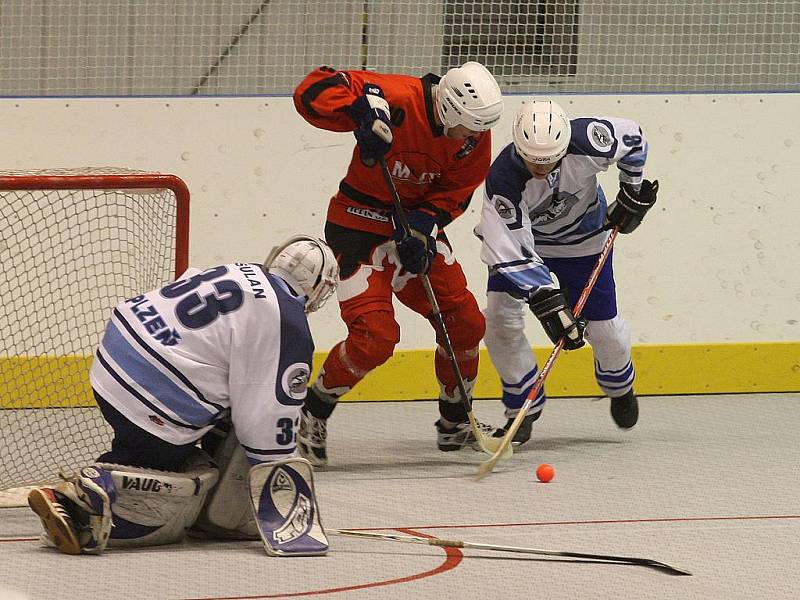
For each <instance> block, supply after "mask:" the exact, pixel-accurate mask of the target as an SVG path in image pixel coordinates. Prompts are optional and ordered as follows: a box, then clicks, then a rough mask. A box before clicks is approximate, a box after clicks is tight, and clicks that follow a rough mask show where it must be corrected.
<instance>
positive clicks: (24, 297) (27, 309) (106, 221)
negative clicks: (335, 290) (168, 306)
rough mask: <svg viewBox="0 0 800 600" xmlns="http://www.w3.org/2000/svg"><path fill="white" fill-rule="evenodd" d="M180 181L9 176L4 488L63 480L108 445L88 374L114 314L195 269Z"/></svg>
mask: <svg viewBox="0 0 800 600" xmlns="http://www.w3.org/2000/svg"><path fill="white" fill-rule="evenodd" d="M112 173H113V175H112ZM87 175H88V177H87ZM43 176H57V178H56V179H48V178H47V177H43ZM174 181H177V182H178V183H182V182H180V180H178V179H177V178H175V177H172V176H164V175H149V174H141V173H134V172H132V171H130V172H125V171H124V170H121V169H82V170H80V171H77V170H76V171H65V170H61V171H39V172H28V173H24V174H23V173H14V172H7V171H5V172H4V171H0V232H2V238H1V239H0V290H3V301H2V302H0V331H2V338H1V339H2V348H0V432H2V435H1V436H0V490H3V489H7V488H10V487H16V486H21V485H25V484H30V483H42V482H46V481H51V480H53V478H54V477H56V476H57V473H58V470H59V469H67V470H69V469H73V468H75V467H77V466H80V465H83V464H86V463H87V462H91V461H93V460H94V459H95V458H96V457H97V455H98V454H99V453H101V452H102V451H104V450H107V449H108V442H109V440H110V431H109V428H108V427H107V425H106V424H105V422H104V421H103V419H102V417H101V415H100V413H99V410H98V409H97V407H96V404H95V402H94V399H93V397H92V392H91V388H90V387H89V382H88V368H89V366H90V364H91V356H92V353H93V351H94V348H95V347H96V345H97V344H98V342H99V341H100V338H101V336H102V333H103V331H104V328H105V323H106V321H107V319H108V318H109V317H110V314H111V309H112V308H113V307H114V306H115V305H116V304H117V303H118V302H119V301H120V300H122V299H124V298H129V297H131V296H133V295H135V294H136V293H139V292H142V291H147V290H150V289H153V288H155V287H158V286H159V285H161V284H162V283H164V282H166V281H170V280H171V279H174V274H175V269H176V264H178V265H179V266H182V265H185V261H186V257H185V253H186V248H185V244H183V243H180V244H179V243H178V242H177V241H176V240H177V239H178V237H179V236H178V234H177V229H178V227H179V225H178V223H181V224H180V227H185V225H186V224H185V222H183V221H185V219H183V221H182V220H181V219H179V214H181V215H182V216H183V215H185V214H186V213H185V212H184V211H185V210H186V209H185V205H184V208H183V209H180V208H179V206H178V204H179V202H180V203H185V202H188V195H187V194H186V192H185V186H184V187H183V188H181V187H180V186H174V187H175V189H165V188H164V187H163V186H164V185H165V182H166V183H167V184H169V185H172V182H174ZM78 185H80V186H84V187H86V189H77V188H76V186H78ZM37 186H49V187H55V188H56V189H44V188H43V187H42V188H40V189H37ZM24 188H33V189H24ZM134 188H135V189H134ZM181 254H183V256H179V255H181Z"/></svg>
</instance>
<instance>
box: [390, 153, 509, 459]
mask: <svg viewBox="0 0 800 600" xmlns="http://www.w3.org/2000/svg"><path fill="white" fill-rule="evenodd" d="M378 162H379V163H380V165H381V171H382V172H383V179H384V181H385V182H386V187H387V188H388V189H389V193H390V194H391V196H392V202H393V203H394V212H395V215H396V216H397V220H398V221H399V222H400V226H401V227H402V228H403V232H404V235H405V236H406V237H411V225H409V223H408V217H406V213H405V211H404V210H403V205H402V204H401V203H400V195H399V194H398V193H397V188H396V187H394V181H392V175H391V174H390V173H389V167H388V166H387V165H386V159H385V158H383V157H381V158H380V159H379V161H378ZM420 279H421V280H422V287H423V288H425V295H427V296H428V301H429V302H430V303H431V312H432V313H433V320H434V322H435V324H436V329H437V330H438V332H439V336H440V337H441V338H442V344H443V345H444V350H445V352H446V353H447V358H448V359H449V360H450V366H451V367H452V368H453V374H454V375H455V378H456V385H457V386H458V391H459V393H460V394H461V402H462V403H463V404H464V407H465V408H466V409H467V418H468V419H469V426H470V428H471V429H472V435H474V436H475V439H476V440H477V442H478V445H479V446H480V448H481V450H482V451H484V452H485V453H486V454H490V455H492V456H493V457H494V456H496V457H497V458H496V460H500V459H501V458H508V457H510V456H511V454H512V453H513V451H512V450H511V446H510V445H506V447H505V448H501V445H500V443H501V440H500V439H499V438H489V437H486V436H485V435H483V433H481V430H480V428H479V427H478V421H477V419H476V418H475V414H474V413H473V412H472V403H471V402H470V400H469V397H468V395H467V388H466V387H465V385H464V377H463V376H462V375H461V369H460V368H459V366H458V361H457V360H456V355H455V352H454V351H453V345H452V344H451V343H450V335H449V334H448V333H447V327H446V326H445V324H444V319H442V311H441V310H440V309H439V303H438V302H437V301H436V294H434V292H433V286H431V280H430V277H428V275H427V274H425V273H420Z"/></svg>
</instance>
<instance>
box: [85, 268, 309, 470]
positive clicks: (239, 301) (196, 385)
mask: <svg viewBox="0 0 800 600" xmlns="http://www.w3.org/2000/svg"><path fill="white" fill-rule="evenodd" d="M304 308H305V305H304V299H303V298H302V297H297V296H295V295H294V294H292V292H291V291H290V289H289V288H288V286H287V285H286V283H285V282H284V281H283V280H282V279H280V278H278V277H276V276H274V275H270V274H267V273H265V272H264V271H263V270H262V268H261V266H260V265H255V264H250V263H233V264H227V265H222V266H218V267H214V268H211V269H207V270H205V271H201V270H199V269H194V268H192V269H189V270H187V271H186V272H185V273H184V274H183V275H182V276H181V278H180V279H179V280H178V281H175V282H174V283H170V284H168V285H166V286H164V287H162V288H161V289H158V290H154V291H152V292H149V293H147V294H143V295H141V296H136V297H134V298H129V299H127V300H125V301H123V302H121V303H120V304H118V305H117V307H116V308H115V309H114V311H113V315H112V317H111V320H110V321H109V322H108V324H107V326H106V332H105V335H104V337H103V340H102V342H101V343H100V346H99V347H98V349H97V352H96V353H95V358H94V362H93V364H92V368H91V372H90V380H91V383H92V387H93V388H94V389H95V390H96V391H97V393H98V394H100V396H102V397H103V398H104V399H105V400H106V401H108V403H109V404H111V405H113V406H114V408H116V409H117V410H118V411H119V412H121V413H122V414H123V415H125V417H127V418H128V420H130V421H131V422H132V423H134V424H136V425H138V426H139V427H140V428H142V429H144V430H146V431H148V432H150V433H152V434H153V435H155V436H157V437H159V438H161V439H162V440H165V441H167V442H169V443H172V444H188V443H192V442H194V441H196V440H198V439H199V438H200V437H202V435H203V434H204V433H206V432H207V431H208V430H209V429H211V428H212V427H213V425H214V423H216V422H217V421H218V420H220V419H222V418H225V417H227V416H230V418H231V420H232V422H233V426H234V429H235V431H236V435H237V436H238V438H239V441H240V442H241V444H242V446H243V447H244V450H245V451H246V454H247V457H248V459H249V460H250V461H251V462H252V463H257V462H265V461H271V460H277V459H280V458H284V457H286V456H289V455H291V454H293V453H294V452H295V429H296V427H297V423H296V421H297V419H298V417H299V414H300V413H299V407H300V406H301V405H302V404H303V401H304V399H305V397H306V385H307V383H308V379H309V376H310V373H311V361H312V356H313V352H314V343H313V341H312V338H311V332H310V331H309V327H308V321H307V319H306V315H305V310H304Z"/></svg>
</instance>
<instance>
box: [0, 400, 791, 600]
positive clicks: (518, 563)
mask: <svg viewBox="0 0 800 600" xmlns="http://www.w3.org/2000/svg"><path fill="white" fill-rule="evenodd" d="M640 406H641V419H640V422H639V425H637V427H636V428H634V429H633V430H631V431H629V432H622V431H619V430H618V429H616V427H615V426H614V424H613V422H612V421H611V418H610V416H609V414H608V400H607V399H604V400H592V399H554V400H551V401H550V402H549V404H548V406H547V408H546V412H545V415H544V417H543V418H542V419H541V420H540V421H539V422H537V423H536V424H535V426H534V439H533V440H532V441H531V442H529V443H528V444H527V445H526V446H523V447H522V448H520V449H518V450H517V452H516V453H515V455H514V457H513V458H512V459H511V460H510V461H508V462H503V463H500V465H498V468H497V469H496V471H495V473H493V474H492V475H491V476H490V477H489V478H487V479H486V480H484V481H482V482H480V483H477V482H476V481H474V475H475V473H476V472H477V467H478V464H479V462H480V461H481V460H482V457H483V455H481V454H479V453H476V452H472V451H462V452H458V453H447V454H445V453H441V452H439V451H438V450H436V447H435V433H434V430H433V421H434V420H435V418H436V414H435V413H436V405H435V404H434V403H433V402H401V403H358V404H355V403H350V404H343V405H342V406H340V407H339V408H338V409H337V411H336V413H334V416H333V417H332V419H331V421H330V426H329V440H330V444H329V450H330V454H331V461H332V465H331V467H329V469H328V470H326V471H323V472H318V473H317V474H316V482H317V492H318V495H319V502H320V508H321V513H322V517H323V523H324V524H325V525H326V526H327V527H335V528H340V529H346V528H371V529H374V530H376V531H378V530H380V531H381V532H384V533H397V530H398V529H400V530H405V532H406V533H412V532H413V533H416V534H419V535H432V536H437V537H443V538H448V539H459V540H466V541H472V542H482V543H489V544H502V545H516V546H527V547H534V548H542V549H548V550H561V551H571V552H585V553H593V554H613V555H623V556H639V557H646V558H653V559H656V560H660V561H663V562H667V563H670V564H675V565H676V566H680V567H684V568H686V569H688V570H690V571H692V572H693V573H694V575H693V576H692V577H676V576H671V575H668V574H665V573H663V572H661V571H657V570H654V569H651V568H647V567H642V566H633V565H621V564H608V563H606V564H598V563H590V562H586V561H582V562H581V561H575V560H571V559H562V558H547V557H525V556H521V555H503V554H498V553H491V552H486V551H475V550H448V551H445V550H444V549H441V548H436V547H431V546H427V545H412V544H402V543H398V542H388V541H372V540H358V539H350V538H341V537H331V551H330V553H329V554H328V556H326V557H322V558H292V559H286V558H269V557H267V556H266V554H264V552H263V549H262V548H261V546H260V544H259V543H251V542H236V543H217V542H185V543H182V544H179V545H175V546H168V547H161V548H151V549H139V550H128V551H122V550H116V551H115V550H110V551H109V552H107V553H106V554H105V555H104V556H102V557H93V556H78V557H71V556H64V555H60V554H58V553H56V552H55V551H53V550H48V549H45V548H42V547H40V545H39V543H38V542H37V541H36V540H35V538H36V537H37V536H38V531H39V527H38V520H37V518H36V517H35V516H34V515H33V513H31V512H30V511H29V510H27V509H24V508H12V509H0V588H11V589H16V590H19V591H22V592H24V593H25V594H26V596H25V597H28V598H36V599H39V598H41V599H46V600H57V599H60V598H69V599H72V598H75V599H78V598H87V597H90V598H111V599H116V598H169V599H178V598H184V599H192V600H198V599H212V598H213V599H220V598H248V599H251V598H290V597H306V596H309V597H322V596H323V595H324V596H326V597H330V598H348V599H349V598H354V599H364V598H431V599H434V598H435V599H450V598H452V599H459V600H461V599H473V598H481V599H495V598H497V599H500V598H503V599H517V598H520V599H522V598H547V599H548V600H554V599H561V598H563V599H573V598H592V599H612V598H613V599H628V598H644V599H653V600H655V599H684V598H697V599H704V600H708V599H718V598H719V599H726V600H732V599H751V598H753V599H755V598H758V599H774V600H779V599H784V598H785V599H796V598H799V597H800V479H798V477H799V476H800V469H798V459H800V452H798V440H800V436H799V435H798V431H800V394H761V395H727V396H726V395H720V396H675V397H647V398H641V399H640ZM475 412H476V414H477V415H478V416H479V418H481V420H484V421H488V422H492V423H495V424H497V423H500V422H502V421H503V419H502V417H501V407H500V404H499V402H497V401H490V400H486V401H478V402H476V403H475ZM544 462H547V463H551V464H552V465H553V466H554V467H555V470H556V476H555V479H554V480H553V481H552V482H551V483H548V484H542V483H538V482H537V481H536V476H535V470H536V467H537V466H538V465H539V464H540V463H544ZM12 597H14V596H11V595H10V593H8V592H6V593H5V595H4V593H3V592H1V591H0V599H2V600H8V599H9V598H12Z"/></svg>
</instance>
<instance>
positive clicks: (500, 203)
mask: <svg viewBox="0 0 800 600" xmlns="http://www.w3.org/2000/svg"><path fill="white" fill-rule="evenodd" d="M494 209H495V210H496V211H497V214H498V215H500V218H501V219H502V220H503V221H514V220H515V219H516V217H517V209H516V207H515V206H514V205H513V204H511V201H510V200H506V199H505V198H503V197H502V196H495V197H494Z"/></svg>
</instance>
